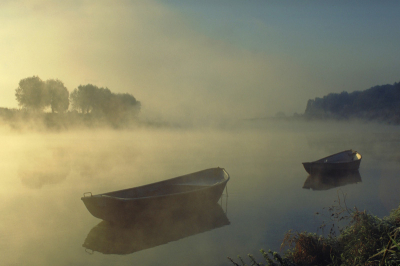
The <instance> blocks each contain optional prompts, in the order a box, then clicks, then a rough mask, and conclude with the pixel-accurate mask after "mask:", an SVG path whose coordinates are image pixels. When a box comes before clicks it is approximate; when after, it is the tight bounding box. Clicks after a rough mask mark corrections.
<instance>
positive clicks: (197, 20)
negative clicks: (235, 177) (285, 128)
mask: <svg viewBox="0 0 400 266" xmlns="http://www.w3.org/2000/svg"><path fill="white" fill-rule="evenodd" d="M349 2H350V1H267V0H251V1H250V0H248V1H244V0H229V1H215V0H213V1H211V0H207V1H205V0H203V1H198V0H196V1H194V0H185V1H178V0H158V1H156V0H146V1H129V0H109V1H107V0H72V1H61V0H60V1H51V0H13V1H11V0H9V1H7V0H3V1H0V51H1V61H0V69H1V74H2V78H1V79H0V93H1V94H0V95H1V96H0V106H2V107H17V102H16V100H15V95H14V94H15V89H16V88H17V86H18V82H19V80H21V79H23V78H26V77H31V76H33V75H37V76H39V77H40V78H41V79H43V80H46V79H50V78H54V79H60V80H61V81H62V82H64V84H65V85H66V87H67V88H68V90H69V91H70V92H71V91H72V90H73V89H74V88H76V87H77V86H78V85H81V84H82V85H84V84H88V83H92V84H94V85H97V86H99V87H108V88H109V89H110V90H111V91H113V92H128V93H131V94H133V95H134V96H135V97H136V98H137V99H138V100H139V101H141V102H142V115H143V116H145V117H153V118H154V117H155V118H162V119H167V120H171V121H178V120H181V119H184V120H185V121H196V120H199V121H207V120H214V119H224V118H248V117H260V116H269V115H275V114H276V113H277V112H278V111H283V112H285V113H286V114H289V115H291V114H293V113H294V112H298V113H303V112H304V110H305V107H306V103H307V100H308V99H310V98H315V97H321V96H323V95H326V94H328V93H330V92H341V91H343V90H346V91H349V92H351V91H354V90H364V89H367V88H370V87H372V86H375V85H381V84H388V83H389V84H392V83H394V82H398V81H400V75H399V70H400V52H399V48H398V46H399V43H400V31H399V28H400V16H399V14H400V1H364V0H363V1H351V3H350V4H349Z"/></svg>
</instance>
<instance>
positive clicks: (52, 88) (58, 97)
mask: <svg viewBox="0 0 400 266" xmlns="http://www.w3.org/2000/svg"><path fill="white" fill-rule="evenodd" d="M46 89H47V90H48V93H49V95H50V107H51V111H52V112H53V113H54V112H57V113H63V112H65V111H67V110H68V107H69V92H68V90H67V88H66V87H65V86H64V84H63V83H62V82H61V81H60V80H58V79H57V80H54V79H49V80H46Z"/></svg>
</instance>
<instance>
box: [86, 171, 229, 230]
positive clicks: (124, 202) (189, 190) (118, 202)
mask: <svg viewBox="0 0 400 266" xmlns="http://www.w3.org/2000/svg"><path fill="white" fill-rule="evenodd" d="M220 169H221V170H223V171H224V173H226V171H225V170H224V169H222V168H220ZM204 171H210V169H208V170H204ZM211 172H213V171H211ZM198 173H202V171H200V172H198ZM202 174H203V176H204V173H202ZM226 174H227V173H226ZM188 176H189V175H188ZM184 177H185V176H184ZM191 179H193V177H191ZM228 180H229V175H227V178H225V179H223V180H221V182H218V183H216V184H214V185H210V186H196V185H190V184H189V185H181V184H175V183H177V181H179V178H178V179H171V182H168V180H167V182H166V181H163V182H159V183H155V184H150V185H147V186H144V187H143V189H142V190H147V191H150V190H151V189H152V188H153V187H158V188H159V187H162V186H165V187H168V188H169V189H171V187H173V188H174V189H175V192H176V193H170V194H164V195H156V196H145V197H138V198H121V197H115V196H110V195H113V192H111V193H106V194H100V195H94V196H90V197H82V198H81V199H82V201H83V202H84V204H85V206H86V208H87V209H88V211H89V212H90V213H91V214H92V215H93V216H94V217H97V218H99V219H102V220H105V221H110V222H116V223H118V222H126V221H129V220H130V219H132V217H134V216H135V215H141V214H142V213H143V212H144V211H149V210H151V211H155V212H157V211H162V210H165V209H173V208H195V207H196V206H197V205H198V206H200V205H201V206H204V205H209V204H215V203H217V202H218V200H219V199H220V197H221V195H222V193H223V191H224V189H225V187H226V183H227V182H228ZM170 183H172V185H171V184H170ZM132 190H141V188H133V189H132ZM180 191H183V192H180ZM127 192H129V189H128V190H124V191H121V192H114V194H116V195H118V194H121V193H127ZM136 193H137V191H136Z"/></svg>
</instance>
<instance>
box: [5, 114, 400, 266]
mask: <svg viewBox="0 0 400 266" xmlns="http://www.w3.org/2000/svg"><path fill="white" fill-rule="evenodd" d="M398 131H399V128H398V127H395V126H384V125H378V124H362V123H344V122H343V123H314V122H313V123H311V122H283V121H275V122H271V121H262V120H261V121H244V122H241V123H238V124H236V125H235V126H224V127H222V128H221V127H215V128H212V127H208V128H151V129H150V128H138V129H132V130H108V129H102V130H76V131H68V132H52V133H51V132H47V133H46V132H28V131H24V132H19V133H18V132H13V131H9V130H2V131H1V133H0V134H1V135H2V137H1V138H0V145H1V147H2V149H1V152H0V159H1V160H0V163H1V169H2V178H1V186H0V191H1V193H0V198H1V200H0V215H1V217H2V218H1V223H0V239H1V241H0V256H1V257H2V261H3V262H2V263H4V265H126V264H131V265H139V264H141V265H156V264H158V265H159V264H163V265H230V263H229V261H228V260H227V259H226V257H227V256H230V257H236V256H237V255H242V256H245V255H246V254H248V253H254V254H255V255H257V252H258V250H259V249H261V248H263V249H267V250H268V249H273V250H278V249H279V245H280V243H281V240H282V238H283V235H284V233H285V232H286V231H288V230H289V229H293V230H299V231H301V230H307V231H311V232H315V231H317V229H318V226H319V225H320V224H321V222H322V220H323V218H321V217H320V216H316V215H314V213H315V212H320V211H321V210H322V208H323V207H327V206H331V205H332V204H333V203H334V200H336V199H337V197H338V192H339V193H344V194H346V195H347V196H346V204H347V206H349V207H353V206H357V207H358V208H359V209H367V210H368V211H371V212H372V213H374V214H376V215H378V216H384V215H387V214H388V213H389V211H390V210H391V209H393V208H395V207H397V206H398V204H399V200H400V196H399V195H398V191H397V189H396V188H398V186H399V185H400V184H399V183H400V181H399V179H398V176H399V173H400V166H399V161H400V152H399V151H400V149H399V148H400V147H399V146H400V137H398V136H399V135H398ZM346 149H353V150H357V151H358V152H360V153H361V154H362V156H363V159H362V162H361V167H360V171H359V172H360V176H361V182H358V183H354V184H348V185H345V186H341V187H336V188H331V189H328V190H320V191H317V190H309V189H303V185H304V183H305V181H306V179H307V177H308V174H307V173H306V172H305V170H304V169H303V167H302V165H301V163H302V162H304V161H313V160H316V159H319V158H321V157H325V156H327V155H329V154H331V153H336V152H339V151H342V150H346ZM217 166H219V167H223V168H225V169H226V170H227V171H228V173H229V174H230V176H231V179H230V181H229V182H228V197H226V194H225V195H224V196H223V203H222V204H221V208H222V209H223V211H224V212H226V213H225V214H226V218H227V219H228V220H229V224H224V225H223V226H219V227H216V228H212V226H211V228H208V229H207V230H205V231H201V230H198V233H193V234H190V233H188V234H187V236H184V237H182V238H175V239H171V242H169V243H162V244H160V245H157V246H154V247H148V248H145V249H142V250H141V251H137V252H133V253H129V252H128V254H125V255H118V254H103V253H101V252H97V251H95V252H94V253H93V254H91V255H90V254H88V252H86V251H88V250H85V248H84V247H83V246H82V245H83V244H84V242H85V240H86V239H87V238H88V237H89V234H90V233H91V232H92V230H95V228H96V226H98V225H99V223H100V222H101V220H99V219H97V218H95V217H93V216H92V215H91V214H90V213H89V212H88V211H87V209H86V208H85V206H84V204H83V203H82V201H81V200H80V198H81V197H82V196H83V193H84V192H88V191H90V192H92V193H93V194H99V193H104V192H109V191H113V190H118V189H124V188H129V187H135V186H139V185H144V184H148V183H152V182H156V181H160V180H165V179H168V178H172V177H175V176H179V175H183V174H187V173H191V172H195V171H198V170H202V169H206V168H211V167H217ZM176 224H180V225H181V226H182V225H183V224H185V223H184V222H180V223H176ZM97 228H98V227H97ZM179 229H180V228H171V230H177V231H179ZM96 230H97V229H96ZM146 230H149V231H148V232H153V231H154V230H157V228H154V230H152V228H147V229H146ZM183 230H188V229H187V228H186V229H185V228H184V227H182V229H181V231H183ZM189 231H190V230H189ZM189 231H187V232H189ZM130 232H131V235H132V230H131V231H130ZM164 232H165V228H164ZM190 232H196V231H193V230H192V231H190ZM119 233H121V232H119ZM320 233H321V232H320ZM108 234H112V233H110V232H108ZM122 234H124V232H122ZM128 235H129V234H128ZM115 236H118V234H116V233H115ZM133 236H134V235H133ZM153 237H154V236H153ZM116 243H117V244H118V245H130V246H132V245H136V244H137V243H136V242H135V238H134V237H132V239H129V237H128V238H125V239H124V241H119V242H118V241H117V240H116ZM112 244H113V243H112V242H110V245H112ZM89 253H90V252H89Z"/></svg>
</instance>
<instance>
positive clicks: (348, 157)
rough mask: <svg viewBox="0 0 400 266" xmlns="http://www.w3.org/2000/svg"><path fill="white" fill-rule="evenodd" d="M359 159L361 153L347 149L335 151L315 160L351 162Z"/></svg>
mask: <svg viewBox="0 0 400 266" xmlns="http://www.w3.org/2000/svg"><path fill="white" fill-rule="evenodd" d="M360 159H361V154H359V153H358V152H356V151H352V150H348V151H345V152H341V153H337V154H334V155H331V156H328V157H325V158H322V159H320V160H318V161H317V162H323V163H344V162H351V161H357V160H360Z"/></svg>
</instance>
